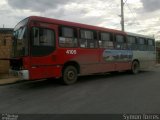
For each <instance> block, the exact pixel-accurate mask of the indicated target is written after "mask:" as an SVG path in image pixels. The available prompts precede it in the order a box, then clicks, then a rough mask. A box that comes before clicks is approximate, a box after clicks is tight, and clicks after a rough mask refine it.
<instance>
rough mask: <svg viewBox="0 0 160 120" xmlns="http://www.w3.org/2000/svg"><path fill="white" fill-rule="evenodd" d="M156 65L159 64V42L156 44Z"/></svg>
mask: <svg viewBox="0 0 160 120" xmlns="http://www.w3.org/2000/svg"><path fill="white" fill-rule="evenodd" d="M156 54H157V55H156V56H157V63H160V40H158V41H157V42H156Z"/></svg>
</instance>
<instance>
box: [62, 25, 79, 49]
mask: <svg viewBox="0 0 160 120" xmlns="http://www.w3.org/2000/svg"><path fill="white" fill-rule="evenodd" d="M60 30H61V31H59V32H60V33H62V34H61V35H60V36H59V46H60V47H78V39H77V38H76V37H75V36H77V35H75V33H77V32H76V29H73V28H70V27H61V29H60Z"/></svg>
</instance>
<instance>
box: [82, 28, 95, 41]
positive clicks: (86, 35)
mask: <svg viewBox="0 0 160 120" xmlns="http://www.w3.org/2000/svg"><path fill="white" fill-rule="evenodd" d="M80 35H81V38H82V39H93V38H94V37H93V31H89V30H81V32H80Z"/></svg>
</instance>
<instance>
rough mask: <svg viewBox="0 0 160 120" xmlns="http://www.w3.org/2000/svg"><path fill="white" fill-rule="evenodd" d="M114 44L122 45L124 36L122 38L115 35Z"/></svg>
mask: <svg viewBox="0 0 160 120" xmlns="http://www.w3.org/2000/svg"><path fill="white" fill-rule="evenodd" d="M116 42H118V43H124V36H122V35H116Z"/></svg>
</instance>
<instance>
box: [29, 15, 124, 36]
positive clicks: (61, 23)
mask: <svg viewBox="0 0 160 120" xmlns="http://www.w3.org/2000/svg"><path fill="white" fill-rule="evenodd" d="M29 19H30V20H36V21H43V22H46V23H54V24H59V25H66V26H72V27H79V28H85V29H91V30H98V31H106V32H114V33H119V34H125V35H126V33H125V32H123V31H120V30H114V29H109V28H104V27H98V26H94V25H87V24H82V23H76V22H69V21H64V20H58V19H53V18H46V17H40V16H30V17H29Z"/></svg>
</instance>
